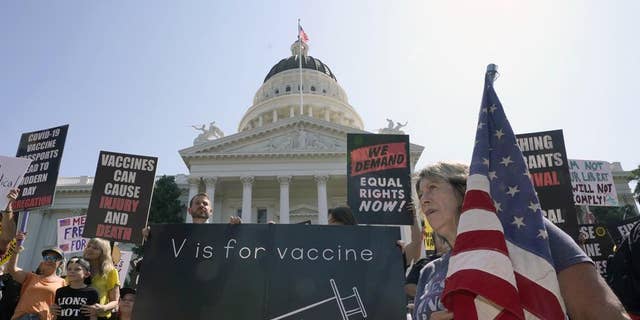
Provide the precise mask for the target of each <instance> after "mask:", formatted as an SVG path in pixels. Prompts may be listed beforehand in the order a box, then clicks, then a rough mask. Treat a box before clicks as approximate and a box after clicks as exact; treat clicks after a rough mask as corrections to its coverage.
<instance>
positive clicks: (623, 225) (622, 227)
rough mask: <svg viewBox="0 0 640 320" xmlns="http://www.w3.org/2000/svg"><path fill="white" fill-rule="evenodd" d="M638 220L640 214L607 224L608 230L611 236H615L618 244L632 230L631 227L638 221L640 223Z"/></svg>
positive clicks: (614, 238)
mask: <svg viewBox="0 0 640 320" xmlns="http://www.w3.org/2000/svg"><path fill="white" fill-rule="evenodd" d="M638 221H640V216H636V217H633V218H630V219H627V220H624V221H622V222H620V223H618V224H612V225H609V226H607V230H608V231H609V234H610V235H611V238H613V241H614V242H615V243H616V244H619V243H620V241H621V240H622V238H624V237H626V236H627V235H628V234H629V232H631V229H632V228H633V226H634V225H635V224H636V223H638Z"/></svg>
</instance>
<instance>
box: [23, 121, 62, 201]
mask: <svg viewBox="0 0 640 320" xmlns="http://www.w3.org/2000/svg"><path fill="white" fill-rule="evenodd" d="M68 129H69V125H68V124H67V125H64V126H60V127H55V128H49V129H44V130H40V131H33V132H27V133H23V134H22V137H20V145H19V146H18V152H17V153H16V157H22V158H28V159H31V160H33V161H32V162H31V165H30V166H29V168H28V169H27V173H26V174H25V175H24V179H23V180H22V184H21V185H20V195H19V196H18V199H17V200H16V201H15V202H14V203H13V209H14V210H24V209H32V208H38V207H44V206H50V205H51V204H53V196H54V194H55V192H56V182H57V181H58V171H59V170H60V160H62V151H63V150H64V143H65V141H66V140H67V131H68Z"/></svg>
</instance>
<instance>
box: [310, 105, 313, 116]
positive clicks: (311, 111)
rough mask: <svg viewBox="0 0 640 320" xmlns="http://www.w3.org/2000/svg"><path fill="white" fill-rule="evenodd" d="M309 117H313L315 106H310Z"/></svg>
mask: <svg viewBox="0 0 640 320" xmlns="http://www.w3.org/2000/svg"><path fill="white" fill-rule="evenodd" d="M309 117H313V107H312V106H309Z"/></svg>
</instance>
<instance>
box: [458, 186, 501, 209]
mask: <svg viewBox="0 0 640 320" xmlns="http://www.w3.org/2000/svg"><path fill="white" fill-rule="evenodd" d="M470 209H485V210H487V211H492V212H496V207H495V206H494V205H493V200H491V196H490V195H489V194H488V193H486V192H484V191H479V190H467V193H465V195H464V202H463V203H462V212H466V211H467V210H470Z"/></svg>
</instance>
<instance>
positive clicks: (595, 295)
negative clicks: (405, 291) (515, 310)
mask: <svg viewBox="0 0 640 320" xmlns="http://www.w3.org/2000/svg"><path fill="white" fill-rule="evenodd" d="M468 174H469V171H468V167H467V166H466V165H463V164H449V163H437V164H435V165H432V166H429V167H427V168H425V169H423V170H422V171H421V172H420V173H419V175H418V180H417V182H416V190H417V193H418V197H419V199H420V207H421V209H422V211H423V213H424V214H425V215H426V217H427V220H428V221H429V224H430V225H431V227H432V228H433V230H434V231H435V232H436V233H438V235H440V236H442V237H444V238H445V240H446V241H447V242H448V244H449V245H450V247H452V248H453V247H454V245H455V241H456V235H457V234H456V231H457V227H458V221H459V217H460V214H461V209H462V201H463V198H464V194H465V191H466V180H467V176H468ZM545 226H546V228H547V233H548V237H549V241H550V245H551V254H552V257H553V260H554V264H555V269H556V272H557V276H558V282H559V285H560V291H561V295H562V298H563V299H564V302H565V305H566V308H567V312H568V315H569V317H570V318H571V319H574V320H575V319H628V318H627V317H626V314H625V312H624V310H623V308H622V305H621V304H620V302H619V301H618V299H617V298H616V296H615V295H614V294H613V292H612V291H611V289H609V288H608V287H607V285H606V284H605V283H604V280H603V279H602V278H601V277H600V276H599V274H598V272H597V271H596V269H595V266H594V264H593V262H592V261H591V260H590V259H589V258H588V257H587V256H586V255H585V254H584V253H583V252H582V250H581V249H580V247H578V246H577V245H576V244H575V242H574V241H573V239H571V238H570V237H569V236H568V235H567V234H565V233H564V232H562V231H561V230H560V229H559V228H557V227H556V226H554V225H553V224H552V223H550V222H548V220H546V219H545ZM449 256H450V254H449V253H446V254H444V255H443V256H442V257H441V258H438V259H436V260H434V261H432V262H430V263H428V264H427V265H426V266H425V267H424V269H423V271H422V274H421V275H420V279H419V281H418V290H417V294H416V300H415V312H414V319H421V320H422V319H432V320H433V319H453V313H451V312H448V311H446V310H444V306H443V305H442V303H440V296H441V294H442V291H443V289H444V281H445V277H446V274H447V269H448V264H449ZM541 303H544V302H543V301H541Z"/></svg>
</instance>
